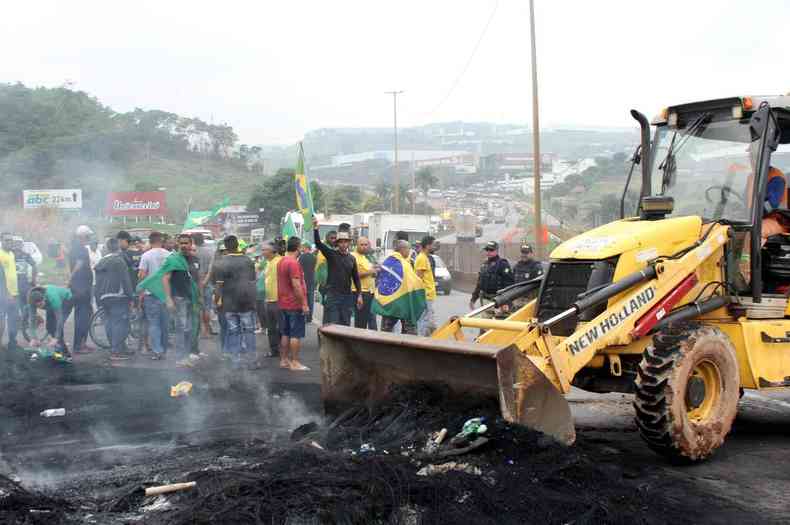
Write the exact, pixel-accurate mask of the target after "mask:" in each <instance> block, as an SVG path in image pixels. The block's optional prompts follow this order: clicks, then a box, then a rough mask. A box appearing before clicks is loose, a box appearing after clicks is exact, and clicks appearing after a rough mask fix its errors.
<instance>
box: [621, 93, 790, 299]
mask: <svg viewBox="0 0 790 525" xmlns="http://www.w3.org/2000/svg"><path fill="white" fill-rule="evenodd" d="M632 114H634V117H635V118H637V120H639V121H640V124H641V125H642V144H641V145H640V150H641V155H635V159H636V162H641V167H642V188H641V194H640V198H639V199H638V200H636V199H634V200H636V201H637V204H636V209H633V208H632V209H630V210H628V209H624V215H625V216H627V215H628V214H630V213H631V212H636V213H635V214H636V215H639V216H640V217H641V218H642V219H647V220H651V219H664V218H672V217H681V216H699V217H701V218H702V222H703V228H702V232H703V234H704V232H705V231H706V230H707V229H708V228H707V227H705V226H704V225H705V224H710V223H714V222H718V223H722V224H727V225H729V226H730V227H731V231H732V240H731V243H730V245H729V250H728V257H727V283H726V285H727V286H728V288H729V290H730V292H734V294H735V295H739V296H747V297H750V298H751V301H753V302H754V303H760V302H762V300H763V298H762V296H763V294H769V295H771V296H773V295H776V294H779V295H781V296H786V295H787V292H788V291H790V236H788V235H790V210H788V191H789V190H788V188H789V187H790V185H788V183H787V179H786V176H788V175H790V96H778V97H736V98H727V99H718V100H710V101H704V102H696V103H692V104H684V105H678V106H671V107H669V108H666V109H664V110H663V111H662V112H661V114H660V115H659V116H658V117H656V118H655V119H654V120H653V122H652V124H653V125H654V126H655V128H654V132H653V133H652V137H651V136H650V134H649V128H648V124H647V120H646V119H645V118H644V117H643V116H642V115H641V114H638V113H636V112H632ZM627 196H628V189H627V188H626V191H624V192H623V206H624V208H625V201H626V200H627ZM783 302H784V303H785V304H786V302H787V300H786V298H784V299H783ZM783 309H784V308H782V310H783Z"/></svg>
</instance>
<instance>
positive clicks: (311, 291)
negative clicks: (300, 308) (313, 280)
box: [306, 284, 315, 323]
mask: <svg viewBox="0 0 790 525" xmlns="http://www.w3.org/2000/svg"><path fill="white" fill-rule="evenodd" d="M307 306H308V307H309V308H310V313H308V314H307V319H306V321H307V322H308V323H312V322H313V306H315V284H309V285H307Z"/></svg>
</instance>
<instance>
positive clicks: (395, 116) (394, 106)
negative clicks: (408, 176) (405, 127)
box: [385, 90, 403, 213]
mask: <svg viewBox="0 0 790 525" xmlns="http://www.w3.org/2000/svg"><path fill="white" fill-rule="evenodd" d="M385 93H386V94H387V95H392V112H393V121H394V123H395V164H394V166H393V172H394V173H393V184H394V185H395V191H394V194H395V202H394V203H393V205H392V211H393V213H399V211H400V209H399V208H400V171H399V170H398V95H400V94H402V93H403V90H401V91H386V92H385Z"/></svg>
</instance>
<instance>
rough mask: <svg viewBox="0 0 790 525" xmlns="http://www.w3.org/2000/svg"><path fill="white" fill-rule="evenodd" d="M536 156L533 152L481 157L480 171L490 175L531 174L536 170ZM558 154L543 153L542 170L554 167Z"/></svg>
mask: <svg viewBox="0 0 790 525" xmlns="http://www.w3.org/2000/svg"><path fill="white" fill-rule="evenodd" d="M533 159H534V157H533V155H532V154H531V153H494V154H493V155H486V156H485V157H481V158H480V171H481V172H482V173H484V174H486V175H488V176H495V177H499V176H502V175H509V176H516V177H519V176H522V177H525V176H527V175H529V176H531V175H532V172H533V170H534V160H533ZM555 160H556V156H555V155H554V154H552V153H543V154H542V155H541V162H540V166H541V172H543V173H549V172H551V171H552V169H553V164H554V162H555Z"/></svg>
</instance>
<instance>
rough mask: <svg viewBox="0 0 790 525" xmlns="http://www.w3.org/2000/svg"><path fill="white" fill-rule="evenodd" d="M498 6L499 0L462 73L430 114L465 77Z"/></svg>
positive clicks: (448, 96)
mask: <svg viewBox="0 0 790 525" xmlns="http://www.w3.org/2000/svg"><path fill="white" fill-rule="evenodd" d="M498 8H499V0H496V2H495V3H494V8H493V9H492V10H491V15H490V16H489V17H488V20H487V21H486V25H485V26H483V31H482V32H481V33H480V38H478V39H477V43H476V44H475V47H474V48H473V49H472V53H471V54H470V55H469V58H468V59H467V61H466V64H465V65H464V68H463V69H462V70H461V73H459V74H458V76H457V77H456V78H455V81H454V82H453V84H452V86H450V89H449V90H448V91H447V94H446V95H445V96H444V98H443V99H442V100H441V101H440V102H439V104H437V105H436V107H435V108H433V111H431V113H430V115H433V114H434V113H436V112H437V111H439V108H441V107H442V106H443V105H444V103H445V102H447V100H448V99H449V98H450V96H451V95H452V94H453V91H455V88H456V87H458V84H459V83H460V82H461V78H463V76H464V75H465V74H466V71H467V70H468V69H469V66H470V65H472V60H474V58H475V55H476V54H477V50H478V49H479V48H480V44H481V43H482V42H483V38H485V36H486V33H487V32H488V28H489V27H490V26H491V22H492V21H493V20H494V15H496V12H497V9H498Z"/></svg>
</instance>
